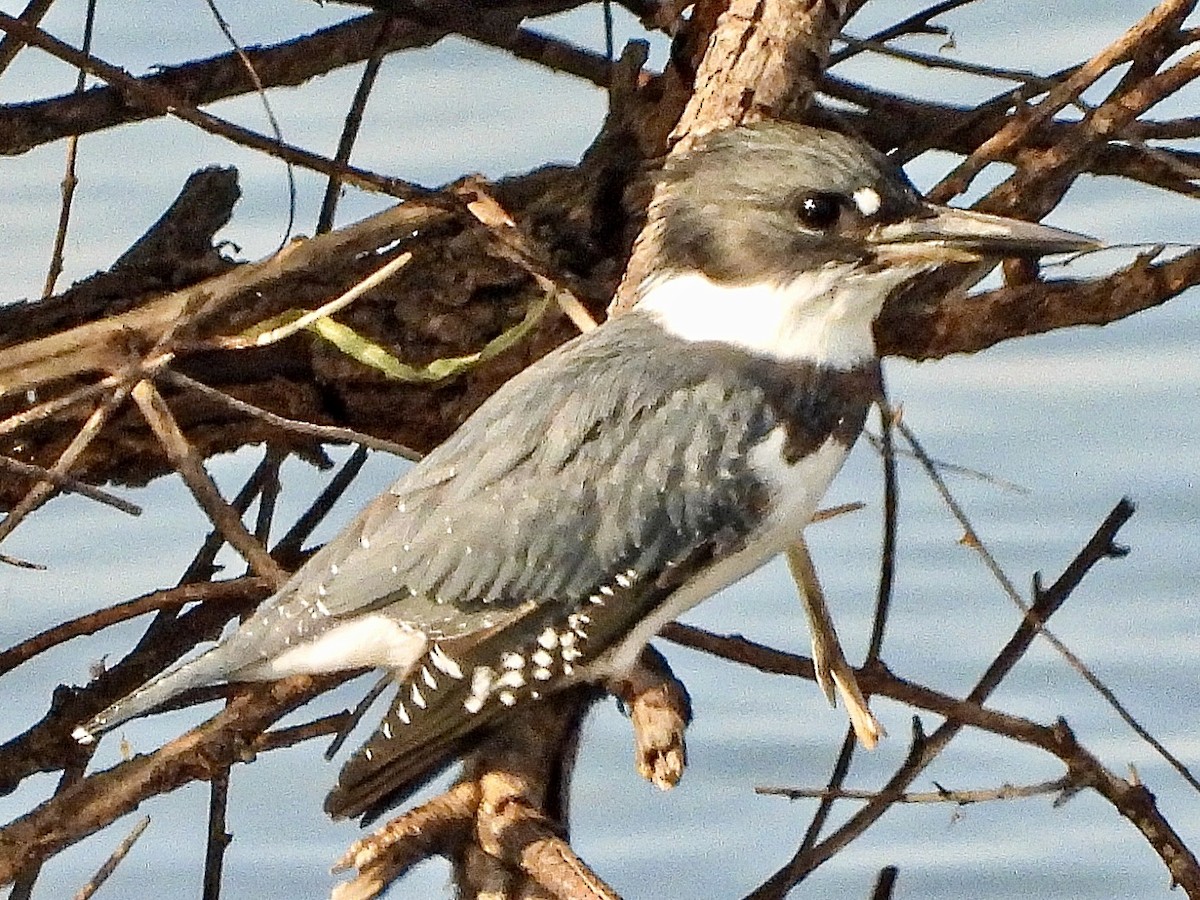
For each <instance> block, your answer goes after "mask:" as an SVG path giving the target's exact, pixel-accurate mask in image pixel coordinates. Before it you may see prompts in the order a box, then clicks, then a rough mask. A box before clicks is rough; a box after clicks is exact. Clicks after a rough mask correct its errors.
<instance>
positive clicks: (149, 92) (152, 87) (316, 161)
mask: <svg viewBox="0 0 1200 900" xmlns="http://www.w3.org/2000/svg"><path fill="white" fill-rule="evenodd" d="M0 29H2V30H4V31H6V32H8V33H9V34H12V35H15V36H17V37H18V38H20V39H21V40H23V41H25V42H27V43H28V44H29V45H30V46H36V47H38V48H39V49H41V50H44V51H46V52H47V53H49V54H50V55H51V56H54V57H56V58H57V59H61V60H63V61H64V62H67V63H70V64H71V65H73V66H76V67H77V68H80V69H82V70H84V71H86V72H87V73H88V74H90V75H94V76H95V77H97V78H100V79H102V80H104V81H106V82H107V83H108V84H110V85H112V86H113V87H118V88H120V89H122V90H125V91H128V92H129V94H130V95H132V96H133V97H135V98H137V100H138V101H139V102H141V103H145V104H147V105H149V106H150V107H151V108H153V109H156V110H157V111H158V112H159V113H160V114H163V115H169V116H173V117H175V118H177V119H181V120H183V121H184V122H187V123H189V124H191V125H195V126H196V127H197V128H200V129H201V130H203V131H206V132H208V133H209V134H214V135H216V136H218V137H222V138H224V139H226V140H228V141H231V142H233V143H235V144H238V145H240V146H243V147H249V148H251V149H253V150H259V151H261V152H263V153H266V154H268V155H270V156H274V157H277V158H279V159H283V160H286V161H288V162H291V163H293V164H295V165H298V166H301V167H303V168H306V169H311V170H313V171H315V172H320V173H322V174H324V175H331V174H334V173H336V174H338V175H339V176H340V177H341V178H342V179H344V180H345V181H346V183H347V184H353V185H354V186H355V187H359V188H362V189H363V190H366V191H372V192H381V193H384V194H387V195H389V196H392V197H396V198H397V199H401V200H406V199H421V200H424V201H425V202H432V201H431V197H432V194H433V192H431V191H429V190H427V189H425V188H422V187H419V186H417V185H414V184H411V183H410V182H406V181H403V180H401V179H399V178H390V177H387V176H384V175H378V174H376V173H374V172H368V171H365V170H363V169H358V168H355V167H353V166H338V165H336V164H335V163H334V162H333V161H332V160H330V159H328V158H327V157H324V156H320V155H319V154H316V153H313V152H311V151H309V150H305V149H303V148H301V147H296V146H293V145H291V144H285V143H280V142H279V141H276V140H273V139H271V138H268V137H267V136H265V135H263V134H260V133H258V132H256V131H252V130H250V129H248V128H242V127H241V126H238V125H234V124H233V123H232V122H229V121H227V120H225V119H222V118H220V117H218V116H214V115H211V114H209V113H206V112H201V111H200V110H198V109H196V108H195V107H194V106H191V105H189V104H187V103H186V102H184V101H183V99H182V98H180V97H178V96H175V95H174V94H172V93H171V92H169V91H168V90H166V89H164V88H162V87H160V86H158V85H156V84H153V83H151V82H147V81H139V80H138V79H136V78H133V77H132V76H130V75H129V74H127V73H126V72H125V71H124V70H122V69H120V68H119V67H117V66H114V65H111V64H110V63H106V62H104V61H102V60H100V59H98V58H97V57H94V56H87V55H85V54H82V53H80V52H79V51H78V50H76V49H75V48H74V47H71V46H70V45H68V44H64V43H63V42H62V41H59V40H57V39H56V38H53V37H51V36H50V35H48V34H46V33H45V32H44V31H40V30H38V29H37V28H30V27H29V26H27V25H25V24H24V23H23V22H21V21H20V20H19V19H15V18H13V17H12V16H10V15H8V14H7V13H0Z"/></svg>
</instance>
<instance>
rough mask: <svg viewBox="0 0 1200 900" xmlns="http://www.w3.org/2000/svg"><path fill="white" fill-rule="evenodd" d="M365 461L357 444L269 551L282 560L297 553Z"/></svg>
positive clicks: (365, 456)
mask: <svg viewBox="0 0 1200 900" xmlns="http://www.w3.org/2000/svg"><path fill="white" fill-rule="evenodd" d="M366 461H367V448H366V447H364V446H362V445H361V444H360V445H359V446H357V447H355V448H354V452H353V453H351V454H350V457H349V458H348V459H347V460H346V461H345V463H343V464H342V467H341V468H340V469H339V470H338V473H337V474H336V475H334V476H333V478H332V479H330V481H329V484H327V485H326V486H325V489H324V490H323V491H321V493H320V494H318V495H317V497H316V499H314V500H313V502H312V503H311V504H310V505H309V507H308V509H306V510H305V511H304V513H303V515H301V516H300V518H299V519H297V520H296V524H295V525H293V526H292V527H291V528H290V529H288V532H287V534H285V535H284V536H283V537H282V538H281V539H280V541H279V543H278V544H276V545H275V548H274V550H273V551H272V553H273V554H274V555H276V556H279V557H280V558H283V559H288V558H290V557H294V556H298V555H299V553H300V549H301V547H302V546H303V544H304V541H305V540H306V539H307V538H308V536H309V535H311V534H312V533H313V531H314V530H315V529H316V527H317V526H318V525H320V524H321V523H322V522H323V521H324V520H325V517H326V516H327V515H329V512H330V510H332V509H333V507H334V504H336V503H337V502H338V500H340V499H341V498H342V495H343V494H344V493H346V489H347V488H349V487H350V485H351V484H353V483H354V479H355V478H357V477H358V473H359V471H360V470H361V469H362V467H363V464H364V463H365V462H366Z"/></svg>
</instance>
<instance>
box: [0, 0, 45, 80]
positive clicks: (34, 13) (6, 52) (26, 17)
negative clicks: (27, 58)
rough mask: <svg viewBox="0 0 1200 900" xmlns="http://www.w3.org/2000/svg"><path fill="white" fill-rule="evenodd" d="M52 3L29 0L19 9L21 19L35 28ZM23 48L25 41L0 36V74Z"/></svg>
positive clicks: (9, 36)
mask: <svg viewBox="0 0 1200 900" xmlns="http://www.w3.org/2000/svg"><path fill="white" fill-rule="evenodd" d="M53 5H54V0H29V3H28V4H27V5H26V6H25V8H24V9H23V10H21V16H20V18H21V21H22V22H25V23H27V24H29V25H31V26H33V27H35V28H36V27H37V24H38V22H40V21H42V17H43V16H44V15H46V13H47V12H49V11H50V7H51V6H53ZM23 49H25V42H24V41H22V40H20V39H18V38H15V37H13V36H12V35H10V34H6V35H5V36H4V37H3V38H0V75H3V74H4V73H5V71H7V70H8V67H9V66H10V65H12V61H13V60H14V59H16V58H17V54H18V53H20V52H21V51H22V50H23Z"/></svg>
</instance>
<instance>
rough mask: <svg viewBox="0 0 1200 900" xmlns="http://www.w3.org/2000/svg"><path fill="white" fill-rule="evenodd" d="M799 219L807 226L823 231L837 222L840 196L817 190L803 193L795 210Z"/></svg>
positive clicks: (840, 206) (840, 202) (840, 208)
mask: <svg viewBox="0 0 1200 900" xmlns="http://www.w3.org/2000/svg"><path fill="white" fill-rule="evenodd" d="M796 212H797V214H798V215H799V216H800V221H801V222H803V223H804V224H805V225H806V226H808V227H809V228H812V229H815V230H817V231H825V230H827V229H829V228H832V227H833V226H834V225H836V224H837V222H838V219H839V218H841V215H842V198H841V197H840V196H839V195H838V194H831V193H829V192H827V191H819V192H817V193H814V194H805V195H804V197H803V198H802V199H801V200H800V208H799V209H798V210H796Z"/></svg>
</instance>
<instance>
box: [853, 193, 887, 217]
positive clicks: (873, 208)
mask: <svg viewBox="0 0 1200 900" xmlns="http://www.w3.org/2000/svg"><path fill="white" fill-rule="evenodd" d="M851 196H852V197H853V198H854V205H855V206H857V207H858V211H859V212H860V213H862V214H863V215H864V216H873V215H875V213H877V212H879V207H880V206H881V205H882V204H883V200H882V199H881V198H880V196H879V191H877V190H875V188H870V187H864V188H859V189H858V190H857V191H855V192H854V193H853V194H852V195H851Z"/></svg>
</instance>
